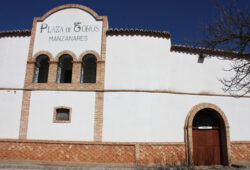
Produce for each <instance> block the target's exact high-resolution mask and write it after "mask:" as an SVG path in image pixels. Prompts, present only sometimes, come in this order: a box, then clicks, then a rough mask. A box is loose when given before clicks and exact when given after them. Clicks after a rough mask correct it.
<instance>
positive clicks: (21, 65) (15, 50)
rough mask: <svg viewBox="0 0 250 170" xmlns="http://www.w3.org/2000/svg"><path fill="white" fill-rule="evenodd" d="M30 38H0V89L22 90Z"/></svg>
mask: <svg viewBox="0 0 250 170" xmlns="http://www.w3.org/2000/svg"><path fill="white" fill-rule="evenodd" d="M29 43H30V37H5V38H0V80H1V81H0V88H23V85H24V78H25V70H26V62H27V58H28V50H29Z"/></svg>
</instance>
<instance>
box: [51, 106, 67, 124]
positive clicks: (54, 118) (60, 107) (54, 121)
mask: <svg viewBox="0 0 250 170" xmlns="http://www.w3.org/2000/svg"><path fill="white" fill-rule="evenodd" d="M57 109H68V110H69V120H57V119H56V117H57V112H56V110H57ZM71 115H72V108H71V107H67V106H57V107H54V112H53V123H71Z"/></svg>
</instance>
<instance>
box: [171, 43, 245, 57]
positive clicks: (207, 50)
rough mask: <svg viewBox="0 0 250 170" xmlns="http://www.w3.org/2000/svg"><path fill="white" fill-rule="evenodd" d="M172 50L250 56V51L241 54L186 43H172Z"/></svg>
mask: <svg viewBox="0 0 250 170" xmlns="http://www.w3.org/2000/svg"><path fill="white" fill-rule="evenodd" d="M171 51H176V52H184V53H190V54H206V55H209V56H224V57H229V58H239V57H240V58H248V59H249V58H250V53H244V54H241V55H239V54H238V53H237V52H234V51H225V50H219V49H210V48H202V47H192V46H186V45H171Z"/></svg>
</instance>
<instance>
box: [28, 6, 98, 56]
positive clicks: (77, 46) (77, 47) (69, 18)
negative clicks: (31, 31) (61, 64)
mask: <svg viewBox="0 0 250 170" xmlns="http://www.w3.org/2000/svg"><path fill="white" fill-rule="evenodd" d="M75 22H81V25H89V26H96V27H98V28H99V31H97V32H84V31H79V32H75V31H74V23H75ZM42 23H46V24H47V25H48V26H50V30H52V27H55V26H59V31H58V32H57V28H55V29H56V32H53V33H48V31H46V30H43V31H42V33H41V29H40V28H41V24H42ZM61 27H63V31H60V30H61ZM66 27H70V32H66ZM50 32H51V31H50ZM49 36H87V39H88V40H87V41H85V40H84V41H49ZM101 40H102V21H96V20H95V18H94V17H93V16H92V15H90V14H89V13H88V12H86V11H83V10H81V9H78V8H67V9H64V10H60V11H58V12H56V13H54V14H52V15H50V16H49V17H47V18H46V19H45V20H44V21H43V22H37V27H36V38H35V43H34V51H33V55H34V54H36V53H37V52H39V51H44V50H45V51H49V52H50V53H52V55H53V56H54V57H55V56H56V55H57V54H58V53H60V52H62V51H64V50H70V51H72V52H73V53H74V54H75V55H76V56H77V57H79V55H80V54H81V53H83V52H84V51H86V50H94V51H96V52H97V53H99V54H101Z"/></svg>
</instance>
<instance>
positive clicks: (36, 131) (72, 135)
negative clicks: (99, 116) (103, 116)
mask: <svg viewBox="0 0 250 170" xmlns="http://www.w3.org/2000/svg"><path fill="white" fill-rule="evenodd" d="M56 106H68V107H71V108H72V115H71V123H53V111H54V107H56ZM94 111H95V93H94V92H63V91H32V92H31V103H30V113H29V125H28V136H27V138H28V139H46V140H83V141H92V140H93V133H94Z"/></svg>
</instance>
